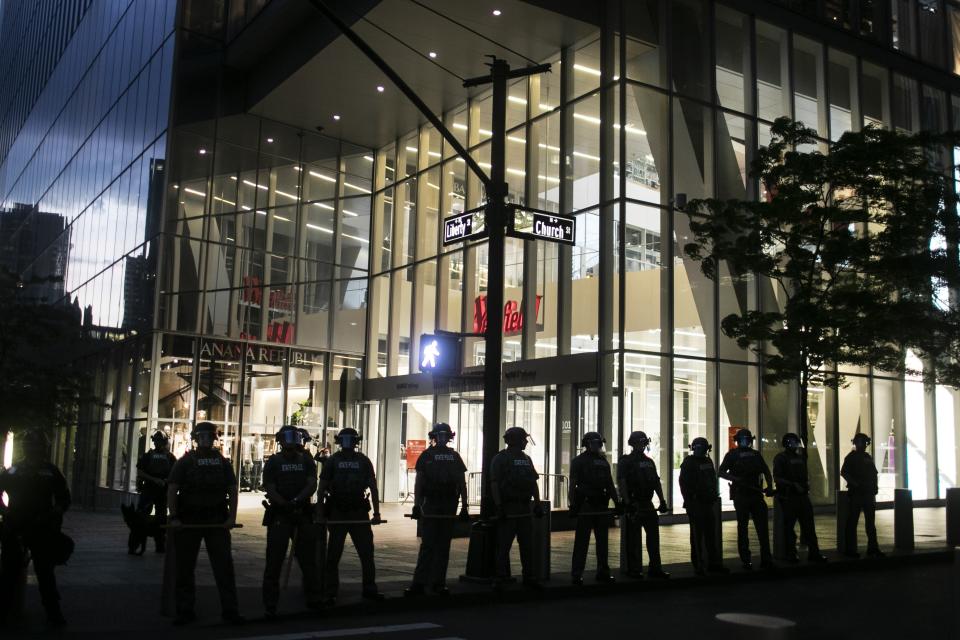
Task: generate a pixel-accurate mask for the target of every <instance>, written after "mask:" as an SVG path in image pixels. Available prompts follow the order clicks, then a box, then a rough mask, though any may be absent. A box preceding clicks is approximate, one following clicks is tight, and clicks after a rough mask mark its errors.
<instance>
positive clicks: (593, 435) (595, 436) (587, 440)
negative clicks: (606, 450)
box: [580, 431, 606, 453]
mask: <svg viewBox="0 0 960 640" xmlns="http://www.w3.org/2000/svg"><path fill="white" fill-rule="evenodd" d="M605 442H606V439H604V437H603V436H602V435H600V434H599V433H598V432H596V431H588V432H586V433H585V434H583V438H582V439H581V440H580V446H581V447H583V448H584V449H586V450H587V451H590V452H592V453H599V452H600V450H601V449H603V444H604V443H605Z"/></svg>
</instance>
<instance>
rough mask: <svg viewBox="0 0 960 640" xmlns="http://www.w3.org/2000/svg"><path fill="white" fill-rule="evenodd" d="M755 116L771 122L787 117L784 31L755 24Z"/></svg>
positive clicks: (788, 105)
mask: <svg viewBox="0 0 960 640" xmlns="http://www.w3.org/2000/svg"><path fill="white" fill-rule="evenodd" d="M756 31H757V43H756V56H757V115H758V116H759V117H761V118H763V119H765V120H770V121H771V122H772V121H774V120H776V119H777V118H779V117H780V116H785V115H790V102H789V99H788V98H787V96H788V87H787V85H788V79H789V75H790V74H789V73H788V68H787V64H788V63H787V60H788V56H787V42H788V40H787V32H786V31H784V30H783V29H780V28H778V27H774V26H773V25H770V24H767V23H765V22H760V21H759V20H758V21H757V24H756Z"/></svg>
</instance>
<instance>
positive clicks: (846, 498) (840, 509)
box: [837, 491, 850, 553]
mask: <svg viewBox="0 0 960 640" xmlns="http://www.w3.org/2000/svg"><path fill="white" fill-rule="evenodd" d="M849 513H850V494H848V493H847V492H846V491H837V551H839V552H840V553H846V551H847V517H848V515H849Z"/></svg>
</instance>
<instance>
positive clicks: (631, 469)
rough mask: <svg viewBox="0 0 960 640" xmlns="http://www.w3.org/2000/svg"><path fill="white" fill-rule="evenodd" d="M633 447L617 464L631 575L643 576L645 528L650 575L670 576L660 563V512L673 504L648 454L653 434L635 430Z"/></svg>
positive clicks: (628, 570)
mask: <svg viewBox="0 0 960 640" xmlns="http://www.w3.org/2000/svg"><path fill="white" fill-rule="evenodd" d="M627 444H628V445H629V446H630V447H631V448H632V451H631V452H630V453H628V454H627V455H625V456H623V457H622V458H620V464H619V465H618V466H617V485H618V486H619V487H620V498H621V500H623V510H624V513H625V514H626V517H625V518H624V520H623V521H621V523H620V524H621V525H622V526H623V528H624V531H623V534H622V535H625V536H626V537H627V544H626V546H627V558H626V559H625V560H626V565H627V575H628V576H630V577H631V578H642V577H643V572H642V570H641V567H642V566H643V550H642V549H641V543H642V539H641V531H643V533H644V534H645V535H646V537H647V555H649V556H650V567H649V568H648V569H647V575H648V576H649V577H651V578H669V577H670V574H669V573H667V572H666V571H664V570H663V568H662V566H661V564H660V523H659V521H658V519H657V512H660V513H667V512H668V511H670V507H668V506H667V501H666V499H665V498H664V497H663V485H662V484H661V483H660V476H658V475H657V465H656V463H654V461H653V460H652V459H651V458H650V457H649V456H648V455H647V449H649V447H650V438H648V437H647V434H645V433H644V432H643V431H634V432H633V433H631V434H630V437H629V438H628V439H627ZM654 493H656V494H657V499H658V500H659V503H660V504H659V506H658V507H657V508H656V509H654V508H653V494H654Z"/></svg>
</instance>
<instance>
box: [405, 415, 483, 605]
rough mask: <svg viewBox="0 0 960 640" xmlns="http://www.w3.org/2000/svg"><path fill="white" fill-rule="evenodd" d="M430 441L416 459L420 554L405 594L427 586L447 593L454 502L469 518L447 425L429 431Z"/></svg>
mask: <svg viewBox="0 0 960 640" xmlns="http://www.w3.org/2000/svg"><path fill="white" fill-rule="evenodd" d="M428 435H429V437H430V439H431V441H432V444H431V445H430V447H428V448H427V449H426V450H425V451H424V452H423V453H421V454H420V457H419V458H417V481H416V485H415V487H414V505H413V513H412V514H411V517H412V518H414V519H417V520H419V521H420V522H419V529H420V553H419V555H418V556H417V567H416V569H415V570H414V572H413V582H412V583H411V585H410V587H409V588H407V589H406V590H405V591H404V595H406V596H417V595H422V594H423V593H424V591H425V587H426V586H427V585H429V586H430V588H431V590H432V591H433V592H434V593H436V594H438V595H448V594H449V593H450V591H449V590H448V589H447V564H448V562H449V559H450V541H451V540H452V539H453V525H454V520H455V516H456V514H457V505H458V504H460V503H462V505H463V506H462V508H461V509H460V519H461V520H464V521H469V520H470V512H469V507H468V503H467V500H468V498H467V480H466V475H465V474H466V472H467V466H466V465H465V464H464V463H463V459H462V458H460V454H459V453H457V452H456V451H454V450H453V449H451V448H450V447H449V446H447V445H448V444H449V443H450V441H451V440H453V437H454V435H455V434H454V432H453V431H452V430H451V429H450V425H448V424H447V423H445V422H440V423H438V424H436V425H434V427H433V429H432V430H431V431H430V433H429V434H428Z"/></svg>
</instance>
